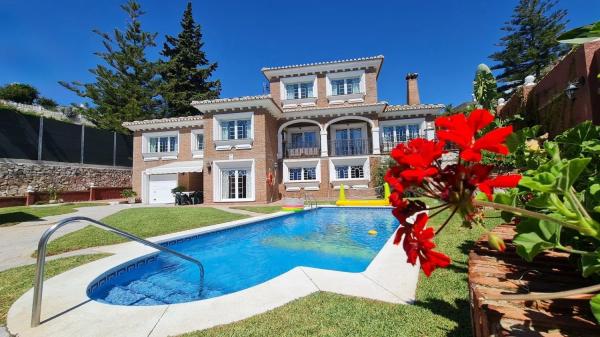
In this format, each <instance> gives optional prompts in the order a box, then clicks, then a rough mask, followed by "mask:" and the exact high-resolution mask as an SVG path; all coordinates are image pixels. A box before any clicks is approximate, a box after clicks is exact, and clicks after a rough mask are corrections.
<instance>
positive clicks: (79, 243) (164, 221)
mask: <svg viewBox="0 0 600 337" xmlns="http://www.w3.org/2000/svg"><path fill="white" fill-rule="evenodd" d="M243 218H246V216H245V215H240V214H233V213H229V212H225V211H221V210H218V209H215V208H208V207H202V208H199V207H190V208H187V207H143V208H132V209H126V210H122V211H120V212H117V213H115V214H113V215H111V216H108V217H106V218H104V219H102V222H105V223H107V224H109V225H112V226H115V227H117V228H119V229H122V230H124V231H126V232H130V233H132V234H134V235H137V236H141V237H143V238H147V237H152V236H157V235H162V234H168V233H174V232H179V231H183V230H187V229H193V228H198V227H203V226H208V225H214V224H218V223H222V222H227V221H233V220H238V219H243ZM125 241H127V240H126V239H124V238H122V237H120V236H117V235H115V234H113V233H110V232H108V231H105V230H102V229H99V228H96V227H94V226H87V227H85V228H83V229H80V230H78V231H75V232H72V233H69V234H67V235H65V236H62V237H60V238H58V239H56V240H54V241H51V242H50V243H49V244H48V255H55V254H60V253H64V252H68V251H72V250H77V249H82V248H89V247H97V246H104V245H109V244H114V243H120V242H125Z"/></svg>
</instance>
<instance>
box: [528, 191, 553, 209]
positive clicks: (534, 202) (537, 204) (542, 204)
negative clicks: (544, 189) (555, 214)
mask: <svg viewBox="0 0 600 337" xmlns="http://www.w3.org/2000/svg"><path fill="white" fill-rule="evenodd" d="M527 206H529V207H534V208H548V207H551V206H552V203H551V202H550V194H548V193H540V194H538V195H536V196H535V197H534V198H533V199H531V200H529V202H528V203H527Z"/></svg>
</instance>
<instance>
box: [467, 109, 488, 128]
mask: <svg viewBox="0 0 600 337" xmlns="http://www.w3.org/2000/svg"><path fill="white" fill-rule="evenodd" d="M493 120H494V115H492V114H491V113H490V112H489V111H488V110H486V109H475V110H473V111H471V113H470V114H469V117H468V118H467V123H468V124H469V126H470V127H471V129H473V131H475V132H477V131H479V130H481V129H483V128H485V127H486V126H488V125H489V124H490V123H491V122H492V121H493Z"/></svg>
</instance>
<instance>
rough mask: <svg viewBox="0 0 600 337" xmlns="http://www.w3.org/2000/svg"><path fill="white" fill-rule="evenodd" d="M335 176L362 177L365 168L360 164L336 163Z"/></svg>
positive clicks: (340, 177) (338, 177)
mask: <svg viewBox="0 0 600 337" xmlns="http://www.w3.org/2000/svg"><path fill="white" fill-rule="evenodd" d="M335 177H336V179H348V178H351V179H364V178H365V170H364V168H363V166H362V165H352V166H348V165H339V166H338V165H336V166H335Z"/></svg>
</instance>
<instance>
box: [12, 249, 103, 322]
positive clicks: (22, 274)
mask: <svg viewBox="0 0 600 337" xmlns="http://www.w3.org/2000/svg"><path fill="white" fill-rule="evenodd" d="M108 255H109V254H92V255H78V256H72V257H66V258H62V259H57V260H53V261H48V262H47V263H46V278H50V277H53V276H56V275H58V274H60V273H63V272H65V271H67V270H69V269H72V268H75V267H78V266H80V265H82V264H86V263H88V262H91V261H94V260H98V259H100V258H103V257H105V256H108ZM34 276H35V265H28V266H22V267H17V268H12V269H7V270H4V271H1V272H0V325H6V315H7V314H8V309H9V308H10V306H11V305H12V304H13V303H14V302H15V301H16V300H17V299H18V298H19V297H21V295H23V294H24V293H25V292H26V291H27V290H29V288H31V287H32V286H33V277H34Z"/></svg>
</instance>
